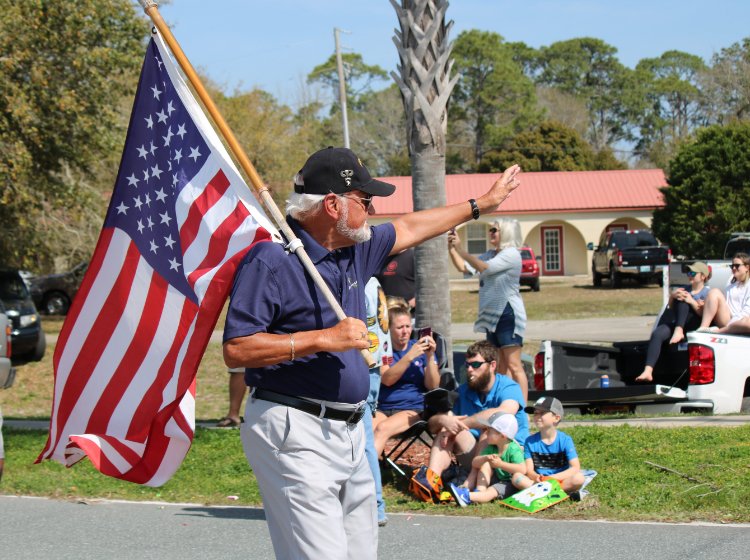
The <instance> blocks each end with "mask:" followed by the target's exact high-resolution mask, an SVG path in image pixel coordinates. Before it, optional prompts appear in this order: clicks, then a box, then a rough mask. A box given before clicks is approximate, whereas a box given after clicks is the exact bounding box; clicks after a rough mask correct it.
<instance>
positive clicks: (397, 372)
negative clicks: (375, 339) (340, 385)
mask: <svg viewBox="0 0 750 560" xmlns="http://www.w3.org/2000/svg"><path fill="white" fill-rule="evenodd" d="M388 318H389V322H390V325H389V326H390V330H391V344H392V345H393V363H392V364H391V366H390V367H389V368H388V369H387V370H386V371H385V372H384V373H383V376H382V378H381V380H380V383H381V385H380V397H379V398H378V410H377V412H376V413H375V418H374V419H373V422H372V424H373V429H374V433H375V450H376V451H377V453H378V456H380V455H381V454H382V453H383V448H384V447H385V444H386V442H387V441H388V439H389V438H390V437H392V436H394V435H396V434H400V433H401V432H404V431H406V430H407V429H409V428H410V427H411V426H412V425H414V424H415V423H416V422H418V421H419V420H420V419H421V416H422V411H423V410H424V393H425V392H427V391H430V390H432V389H436V388H437V387H438V386H439V385H440V374H439V372H438V367H437V361H436V360H435V349H436V347H437V345H436V344H435V341H434V340H433V338H432V337H431V336H426V337H423V338H422V339H420V340H414V339H412V338H411V332H412V324H411V311H410V309H409V305H408V304H407V303H406V302H405V301H404V302H403V303H399V302H396V303H395V304H393V305H389V308H388Z"/></svg>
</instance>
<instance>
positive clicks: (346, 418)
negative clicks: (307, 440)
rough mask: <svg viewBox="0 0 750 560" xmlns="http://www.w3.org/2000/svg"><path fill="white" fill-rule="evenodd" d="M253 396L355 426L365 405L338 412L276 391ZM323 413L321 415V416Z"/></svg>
mask: <svg viewBox="0 0 750 560" xmlns="http://www.w3.org/2000/svg"><path fill="white" fill-rule="evenodd" d="M253 396H254V397H255V398H256V399H262V400H264V401H269V402H272V403H276V404H283V405H284V406H291V407H292V408H296V409H297V410H301V411H302V412H307V413H308V414H312V415H313V416H317V417H318V418H327V419H329V420H340V421H342V422H346V423H347V424H356V423H357V422H359V421H360V420H362V417H363V416H364V415H365V408H366V406H365V405H362V406H360V407H359V408H357V409H355V410H340V409H337V408H330V407H327V406H326V407H325V410H324V407H323V406H322V405H320V404H318V403H316V402H312V401H308V400H305V399H300V398H299V397H292V396H291V395H284V394H283V393H277V392H276V391H269V390H268V389H255V393H253ZM321 411H323V414H321Z"/></svg>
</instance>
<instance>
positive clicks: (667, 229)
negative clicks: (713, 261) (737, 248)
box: [653, 123, 750, 258]
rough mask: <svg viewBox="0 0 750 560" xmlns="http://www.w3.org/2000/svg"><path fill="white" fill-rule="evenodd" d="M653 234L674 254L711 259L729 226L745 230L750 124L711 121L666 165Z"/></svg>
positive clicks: (749, 217) (749, 224) (749, 225)
mask: <svg viewBox="0 0 750 560" xmlns="http://www.w3.org/2000/svg"><path fill="white" fill-rule="evenodd" d="M667 182H668V183H669V187H667V188H665V189H663V193H664V199H665V206H664V207H663V208H661V209H659V210H657V211H656V212H654V220H653V229H654V233H655V234H656V235H657V237H659V238H660V239H662V240H663V241H665V242H666V243H668V244H669V245H670V246H671V247H672V251H673V253H675V254H683V255H687V256H689V257H695V258H716V257H717V256H718V255H721V254H722V251H723V248H724V244H725V243H726V240H727V238H728V235H729V233H731V232H732V231H749V230H750V213H748V208H750V124H747V123H736V124H732V125H729V126H717V125H715V126H711V127H708V128H704V129H702V130H700V131H699V132H698V133H697V135H696V138H695V139H694V140H692V141H689V142H687V143H685V144H684V145H682V146H681V148H680V150H679V151H678V152H677V155H676V156H675V158H674V159H673V160H672V162H671V163H670V166H669V177H668V180H667Z"/></svg>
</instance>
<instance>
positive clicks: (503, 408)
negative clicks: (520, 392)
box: [464, 399, 521, 429]
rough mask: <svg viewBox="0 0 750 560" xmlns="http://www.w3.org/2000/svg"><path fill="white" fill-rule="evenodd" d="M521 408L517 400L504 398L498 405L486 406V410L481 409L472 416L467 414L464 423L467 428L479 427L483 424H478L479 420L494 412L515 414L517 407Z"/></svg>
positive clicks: (487, 418)
mask: <svg viewBox="0 0 750 560" xmlns="http://www.w3.org/2000/svg"><path fill="white" fill-rule="evenodd" d="M519 408H521V405H520V404H518V401H515V400H513V399H505V400H504V401H503V402H501V403H500V406H498V407H496V408H488V409H487V410H483V411H481V412H477V413H476V414H474V415H473V416H469V417H467V418H466V419H465V420H464V424H465V425H466V426H467V427H468V428H470V429H471V428H476V429H481V428H483V427H484V424H480V423H479V420H480V419H482V420H489V418H490V416H492V415H493V414H495V413H496V412H504V413H506V414H515V413H516V412H518V409H519Z"/></svg>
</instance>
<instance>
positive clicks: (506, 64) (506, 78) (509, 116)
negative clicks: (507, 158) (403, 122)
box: [449, 30, 540, 170]
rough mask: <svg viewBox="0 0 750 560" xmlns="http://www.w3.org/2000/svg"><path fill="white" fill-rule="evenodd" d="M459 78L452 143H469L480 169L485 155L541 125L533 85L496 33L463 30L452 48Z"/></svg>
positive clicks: (452, 108) (451, 116)
mask: <svg viewBox="0 0 750 560" xmlns="http://www.w3.org/2000/svg"><path fill="white" fill-rule="evenodd" d="M453 56H454V59H455V70H456V72H457V73H458V75H459V76H460V78H459V80H458V83H457V84H456V88H455V90H454V93H453V98H452V104H451V106H450V108H449V119H450V122H451V127H453V128H454V130H453V131H452V133H451V139H452V142H454V143H456V142H458V143H469V144H470V145H471V146H472V152H473V153H472V157H473V161H471V160H470V163H469V162H467V163H469V165H468V166H467V167H469V170H470V169H471V167H476V166H478V165H479V164H480V163H481V162H482V159H483V158H484V156H485V154H486V153H487V152H488V151H490V150H493V149H496V148H497V147H499V146H502V145H503V144H504V143H505V141H507V140H508V139H509V138H510V137H512V136H513V135H514V134H515V133H517V132H520V131H522V130H524V129H525V128H527V127H528V126H529V125H531V124H534V123H536V122H538V120H539V118H540V112H539V111H538V110H537V108H536V97H535V90H534V84H533V83H532V82H531V80H529V79H528V78H527V77H526V76H525V75H524V74H523V71H522V70H521V67H520V66H519V64H518V63H517V62H516V61H514V60H513V49H512V48H511V47H510V46H508V45H507V44H506V43H504V42H503V38H502V37H501V36H500V35H498V34H497V33H492V32H489V31H477V30H472V31H464V32H463V33H461V34H460V35H459V36H458V38H457V39H456V42H455V44H454V47H453Z"/></svg>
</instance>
